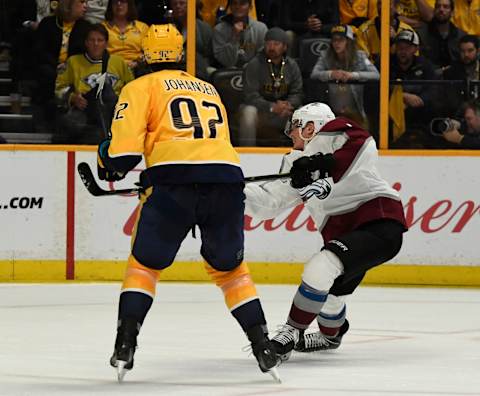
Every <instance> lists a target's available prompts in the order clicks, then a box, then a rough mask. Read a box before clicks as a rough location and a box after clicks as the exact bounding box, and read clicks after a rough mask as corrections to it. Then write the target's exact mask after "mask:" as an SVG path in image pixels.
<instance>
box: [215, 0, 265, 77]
mask: <svg viewBox="0 0 480 396" xmlns="http://www.w3.org/2000/svg"><path fill="white" fill-rule="evenodd" d="M229 4H230V9H231V13H229V14H227V15H225V16H224V17H223V18H222V21H221V22H220V23H219V24H218V25H217V26H215V29H214V31H213V55H214V57H215V59H216V60H217V62H218V63H219V64H220V65H221V66H222V67H242V66H243V65H245V64H246V63H247V62H248V61H249V60H250V59H252V58H253V57H254V56H255V55H256V54H257V52H258V51H260V50H261V49H262V48H263V44H264V38H265V34H266V33H267V30H268V29H267V26H266V25H265V24H264V23H262V22H258V21H256V20H254V19H252V18H250V17H249V16H248V12H249V10H250V8H251V6H252V2H251V0H231V2H229Z"/></svg>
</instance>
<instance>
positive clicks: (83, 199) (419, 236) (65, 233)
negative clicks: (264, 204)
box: [0, 150, 480, 266]
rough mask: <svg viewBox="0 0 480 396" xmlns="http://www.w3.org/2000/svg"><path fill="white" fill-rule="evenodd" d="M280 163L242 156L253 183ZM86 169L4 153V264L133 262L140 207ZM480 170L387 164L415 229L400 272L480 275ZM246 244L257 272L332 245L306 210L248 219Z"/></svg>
mask: <svg viewBox="0 0 480 396" xmlns="http://www.w3.org/2000/svg"><path fill="white" fill-rule="evenodd" d="M72 154H73V157H72ZM69 158H70V160H69ZM72 158H73V162H72V160H71V159H72ZM281 159H282V155H281V154H267V153H265V154H241V161H242V166H243V169H244V173H245V175H246V176H254V175H262V174H270V173H276V172H278V169H279V166H280V163H281ZM81 161H86V162H88V163H89V164H90V165H91V166H92V167H93V168H95V166H96V163H95V153H94V152H89V151H79V152H76V153H70V154H69V153H67V152H61V151H38V152H36V151H6V150H3V151H0V167H1V169H2V176H1V178H2V183H1V185H2V187H1V190H0V219H1V223H2V227H0V230H1V231H0V233H1V236H0V261H1V262H8V261H14V260H15V259H22V260H58V259H64V258H65V254H66V253H65V252H66V251H67V250H68V249H67V244H68V241H70V243H71V244H73V248H72V247H71V248H70V250H68V251H69V252H70V254H72V255H73V259H74V260H82V261H90V260H91V261H96V260H106V261H119V260H120V261H124V260H125V259H126V257H127V255H128V253H129V249H130V237H131V234H132V230H133V227H134V223H135V218H136V213H137V211H138V208H137V207H138V199H137V197H136V196H132V195H124V196H109V197H93V196H91V195H89V193H88V192H87V191H86V190H85V188H84V187H83V185H82V183H81V180H80V178H79V177H78V175H77V174H76V173H75V172H74V167H75V164H78V163H79V162H81ZM477 165H478V157H474V156H449V157H441V156H438V157H434V156H426V157H422V156H418V157H417V156H382V157H380V159H379V169H380V172H381V173H382V174H383V175H384V176H385V178H386V179H387V180H388V181H389V182H390V183H391V185H392V186H393V187H394V188H395V189H397V190H398V191H399V192H400V195H401V197H402V201H403V204H404V208H405V214H406V218H407V221H408V224H409V226H410V230H409V232H408V233H407V234H405V243H404V246H403V248H402V250H401V252H400V253H399V254H398V256H397V257H396V258H395V259H394V260H393V261H392V263H398V264H416V265H459V266H480V253H479V252H480V251H479V249H478V246H477V245H478V242H477V239H478V235H480V199H479V196H480V195H479V193H478V191H480V185H479V184H480V181H479V178H478V170H477V167H478V166H477ZM72 169H73V171H72ZM69 170H70V171H69ZM141 170H142V166H139V167H138V169H135V170H134V171H133V172H131V173H130V174H129V175H128V177H127V178H126V179H125V180H123V181H121V182H119V183H115V184H114V185H112V184H110V183H104V182H100V184H101V185H102V187H103V188H125V187H131V186H132V185H133V183H134V182H136V181H137V180H138V174H139V172H140V171H141ZM71 179H74V180H71ZM69 186H70V187H69ZM69 230H71V231H69ZM245 235H246V258H247V259H248V260H249V261H251V262H252V261H253V262H271V263H276V262H281V263H285V262H292V263H295V262H296V263H298V262H303V261H305V260H307V259H308V258H309V257H310V256H311V255H312V254H313V253H314V252H315V251H317V250H318V249H319V248H321V246H322V244H323V241H322V239H321V236H320V234H319V233H318V231H317V229H316V227H315V224H314V222H313V221H312V219H311V218H310V216H309V214H308V212H307V211H306V210H305V209H304V208H303V206H298V207H294V208H291V209H289V210H287V211H285V212H284V213H282V214H281V215H279V216H278V217H276V218H274V219H269V220H264V221H262V220H259V219H255V218H250V217H248V216H246V217H245ZM199 244H200V241H199V238H197V239H195V238H193V237H191V236H189V237H188V238H187V239H186V240H185V242H184V243H183V244H182V247H181V249H180V252H179V255H178V257H177V259H178V260H179V261H198V260H199V255H198V251H199Z"/></svg>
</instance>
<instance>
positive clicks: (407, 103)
mask: <svg viewBox="0 0 480 396" xmlns="http://www.w3.org/2000/svg"><path fill="white" fill-rule="evenodd" d="M419 41H420V39H419V37H418V34H417V33H415V32H414V31H411V30H402V31H401V32H399V33H398V35H397V37H396V39H395V54H394V55H393V56H392V57H391V60H390V80H397V81H398V80H401V81H408V80H433V79H434V77H435V75H434V72H433V67H432V65H431V63H430V62H429V61H428V60H427V59H425V58H423V57H422V56H417V55H416V53H417V51H418V47H419V44H420V42H419ZM392 88H393V87H392ZM431 91H432V90H431V87H430V86H429V85H426V84H415V82H413V83H412V84H408V85H407V84H405V85H402V89H401V90H398V91H397V92H399V93H400V94H401V95H402V101H403V106H404V108H399V109H395V110H397V111H402V112H404V116H405V124H406V129H405V131H406V132H405V133H404V134H403V135H402V136H401V137H399V138H398V140H397V141H396V142H394V143H395V145H392V146H395V147H398V148H405V147H411V148H414V147H415V148H424V147H427V146H429V145H430V139H429V137H430V136H431V135H430V134H429V133H428V132H427V122H428V121H429V120H430V119H431V118H432V117H431V111H430V109H431V101H432V97H431Z"/></svg>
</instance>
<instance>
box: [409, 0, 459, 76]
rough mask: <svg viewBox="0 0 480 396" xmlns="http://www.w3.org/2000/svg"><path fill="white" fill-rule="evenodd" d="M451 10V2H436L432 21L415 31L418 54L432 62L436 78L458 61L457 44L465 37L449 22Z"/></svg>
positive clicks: (446, 0) (439, 0)
mask: <svg viewBox="0 0 480 396" xmlns="http://www.w3.org/2000/svg"><path fill="white" fill-rule="evenodd" d="M453 9H454V2H453V0H436V1H435V8H434V11H433V18H432V20H431V21H430V22H428V24H426V25H424V26H422V27H420V28H419V29H417V33H418V35H419V36H420V53H421V54H422V55H423V56H424V57H426V58H427V59H428V60H429V61H430V62H432V64H433V67H434V69H435V75H436V76H437V77H441V76H442V74H443V71H444V70H445V69H446V68H447V67H448V66H450V65H451V64H452V62H454V61H457V60H458V58H459V50H458V42H459V40H460V38H461V37H462V36H464V35H465V32H464V31H462V30H460V29H458V28H457V27H455V25H454V24H453V23H452V22H451V18H452V14H453Z"/></svg>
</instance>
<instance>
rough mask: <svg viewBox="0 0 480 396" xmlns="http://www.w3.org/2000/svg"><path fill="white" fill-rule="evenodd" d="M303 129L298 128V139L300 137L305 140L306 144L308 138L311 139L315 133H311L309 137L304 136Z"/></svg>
mask: <svg viewBox="0 0 480 396" xmlns="http://www.w3.org/2000/svg"><path fill="white" fill-rule="evenodd" d="M304 129H305V128H302V129H301V130H300V133H299V134H298V136H300V139H302V140H303V141H304V142H305V145H306V144H307V143H308V142H309V141H310V140H312V139H313V137H314V136H315V133H313V134H312V136H310V137H305V136H303V130H304Z"/></svg>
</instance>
